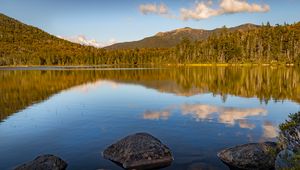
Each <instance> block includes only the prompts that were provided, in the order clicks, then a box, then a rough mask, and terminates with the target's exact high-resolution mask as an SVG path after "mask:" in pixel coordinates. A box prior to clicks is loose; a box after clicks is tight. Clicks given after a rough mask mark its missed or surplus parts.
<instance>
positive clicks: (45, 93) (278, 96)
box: [0, 67, 300, 127]
mask: <svg viewBox="0 0 300 170" xmlns="http://www.w3.org/2000/svg"><path fill="white" fill-rule="evenodd" d="M102 81H111V82H115V83H129V84H137V85H141V86H144V87H147V88H151V89H156V90H157V91H159V92H166V93H172V94H175V95H180V96H192V95H197V94H202V93H212V94H213V95H221V96H222V99H223V101H226V96H227V95H235V96H241V97H256V98H258V99H260V101H261V102H265V103H268V101H269V100H271V99H272V100H278V101H279V100H286V99H289V100H293V101H294V102H298V103H300V68H296V67H295V68H286V67H278V68H272V67H196V68H186V67H178V68H167V69H137V70H135V69H129V70H126V69H121V70H117V69H114V70H35V71H34V70H27V71H26V70H18V71H12V70H10V71H9V70H0V82H1V83H0V94H1V97H0V120H3V119H5V118H6V117H7V116H10V115H11V114H13V113H16V112H18V111H19V110H22V109H25V108H26V107H28V106H30V105H32V104H33V103H38V102H41V101H43V100H46V99H48V98H49V97H50V96H52V95H54V94H57V93H59V92H61V91H62V90H65V89H70V88H72V87H76V86H79V85H83V84H86V85H85V86H83V87H79V88H81V89H80V90H82V91H86V90H89V88H93V87H90V86H93V83H95V82H97V83H96V84H94V86H95V88H100V87H99V84H98V83H100V85H101V82H102ZM89 83H90V84H89ZM114 87H115V86H114ZM199 107H202V108H199ZM205 107H208V108H205ZM183 109H185V112H184V114H191V115H193V116H195V117H196V118H197V119H200V120H201V119H207V118H209V117H211V116H213V113H215V112H218V113H219V114H220V115H219V119H220V122H223V123H227V124H231V125H232V124H234V123H235V122H236V121H237V120H238V119H243V118H244V117H247V116H261V115H264V114H266V113H265V112H264V111H262V110H236V109H235V110H230V108H226V109H225V110H222V109H220V108H215V107H211V106H195V105H192V106H188V107H187V106H185V107H184V106H183ZM233 112H235V114H232V113H233ZM147 116H148V117H149V118H151V117H152V118H153V119H161V118H162V119H166V118H167V117H168V116H169V115H168V114H167V113H156V114H150V113H149V114H148V115H146V117H147ZM239 124H240V125H241V127H247V126H248V127H253V125H249V124H247V122H239Z"/></svg>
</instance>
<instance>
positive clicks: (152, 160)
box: [103, 133, 173, 169]
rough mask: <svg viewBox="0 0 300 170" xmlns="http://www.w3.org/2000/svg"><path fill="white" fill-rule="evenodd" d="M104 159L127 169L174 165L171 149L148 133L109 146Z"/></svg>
mask: <svg viewBox="0 0 300 170" xmlns="http://www.w3.org/2000/svg"><path fill="white" fill-rule="evenodd" d="M103 157H104V158H105V159H109V160H111V161H114V162H116V163H118V164H120V165H122V166H123V167H124V168H125V169H152V168H159V167H165V166H168V165H170V164H171V163H172V161H173V156H172V153H171V151H170V149H169V148H168V147H167V146H166V145H164V144H162V143H161V141H159V140H158V139H157V138H155V137H153V136H151V135H150V134H147V133H137V134H134V135H130V136H127V137H125V138H123V139H121V140H120V141H118V142H117V143H115V144H113V145H111V146H109V147H108V148H106V149H105V150H104V152H103Z"/></svg>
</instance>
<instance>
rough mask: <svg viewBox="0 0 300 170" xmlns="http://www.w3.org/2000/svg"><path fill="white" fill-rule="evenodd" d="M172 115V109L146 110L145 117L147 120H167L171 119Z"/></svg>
mask: <svg viewBox="0 0 300 170" xmlns="http://www.w3.org/2000/svg"><path fill="white" fill-rule="evenodd" d="M170 115H171V114H170V111H168V110H166V111H159V112H155V111H154V112H152V111H146V112H145V113H144V116H143V118H144V119H147V120H160V119H162V120H167V119H169V117H170Z"/></svg>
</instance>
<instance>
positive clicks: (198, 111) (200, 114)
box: [181, 104, 267, 129]
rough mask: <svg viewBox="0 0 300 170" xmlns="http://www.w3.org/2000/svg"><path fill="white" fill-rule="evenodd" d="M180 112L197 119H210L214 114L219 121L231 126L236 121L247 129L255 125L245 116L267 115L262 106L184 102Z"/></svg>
mask: <svg viewBox="0 0 300 170" xmlns="http://www.w3.org/2000/svg"><path fill="white" fill-rule="evenodd" d="M181 112H182V114H183V115H189V114H190V115H193V117H195V118H196V119H197V120H199V119H200V120H206V119H211V118H212V116H213V115H214V114H216V115H217V117H218V120H219V122H220V123H224V124H228V125H232V126H233V125H234V124H235V123H236V122H237V121H238V122H239V125H240V127H241V128H249V129H253V128H254V127H255V125H253V124H249V123H248V122H247V121H246V120H245V119H246V118H248V117H253V116H266V115H267V110H266V109H263V108H233V107H222V106H212V105H206V104H184V105H182V106H181Z"/></svg>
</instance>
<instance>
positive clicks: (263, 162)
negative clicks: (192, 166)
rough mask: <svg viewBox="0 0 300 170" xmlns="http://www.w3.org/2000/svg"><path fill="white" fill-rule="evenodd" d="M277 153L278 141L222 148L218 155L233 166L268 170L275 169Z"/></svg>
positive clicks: (246, 169)
mask: <svg viewBox="0 0 300 170" xmlns="http://www.w3.org/2000/svg"><path fill="white" fill-rule="evenodd" d="M277 153H278V148H277V144H276V143H273V142H265V143H250V144H245V145H240V146H236V147H233V148H228V149H225V150H222V151H221V152H219V153H218V157H219V158H220V159H221V160H222V161H223V162H224V163H226V164H227V165H228V166H229V167H231V168H237V169H245V170H248V169H249V170H250V169H251V170H252V169H257V170H260V169H261V170H266V169H274V164H275V158H276V155H277Z"/></svg>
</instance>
